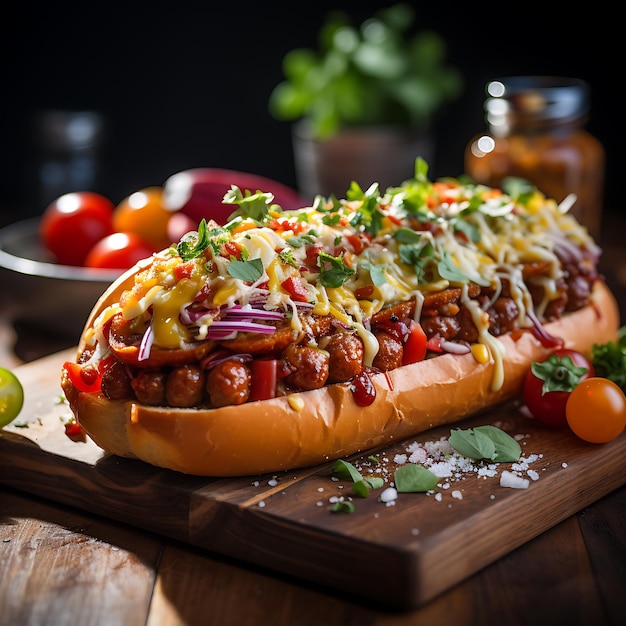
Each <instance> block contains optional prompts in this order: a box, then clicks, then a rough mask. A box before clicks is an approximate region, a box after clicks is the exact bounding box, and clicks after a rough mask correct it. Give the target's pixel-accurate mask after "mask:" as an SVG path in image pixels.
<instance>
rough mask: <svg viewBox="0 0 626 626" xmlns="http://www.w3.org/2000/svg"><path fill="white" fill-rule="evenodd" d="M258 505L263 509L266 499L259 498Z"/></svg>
mask: <svg viewBox="0 0 626 626" xmlns="http://www.w3.org/2000/svg"><path fill="white" fill-rule="evenodd" d="M257 506H258V507H259V508H260V509H262V508H263V507H264V506H265V501H264V500H259V503H258V504H257Z"/></svg>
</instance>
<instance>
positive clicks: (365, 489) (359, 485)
mask: <svg viewBox="0 0 626 626" xmlns="http://www.w3.org/2000/svg"><path fill="white" fill-rule="evenodd" d="M352 493H354V495H355V496H358V497H359V498H367V496H369V495H370V486H369V485H368V483H367V482H366V481H365V480H357V481H356V482H355V483H354V484H353V485H352Z"/></svg>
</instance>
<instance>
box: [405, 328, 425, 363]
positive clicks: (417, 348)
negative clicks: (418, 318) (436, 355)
mask: <svg viewBox="0 0 626 626" xmlns="http://www.w3.org/2000/svg"><path fill="white" fill-rule="evenodd" d="M425 357H426V333H425V332H424V329H423V328H422V327H421V325H420V324H418V323H417V322H415V321H412V322H411V324H410V326H409V334H408V336H407V339H406V341H405V342H404V351H403V353H402V365H408V364H409V363H416V362H417V361H423V360H424V358H425Z"/></svg>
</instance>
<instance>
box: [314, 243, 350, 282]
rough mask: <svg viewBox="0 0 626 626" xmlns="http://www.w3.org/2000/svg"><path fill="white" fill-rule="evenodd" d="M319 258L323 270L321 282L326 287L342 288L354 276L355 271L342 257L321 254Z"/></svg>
mask: <svg viewBox="0 0 626 626" xmlns="http://www.w3.org/2000/svg"><path fill="white" fill-rule="evenodd" d="M317 258H318V263H319V266H320V270H321V271H320V281H321V283H322V285H324V287H341V286H342V285H343V284H344V283H345V282H346V280H348V278H349V277H350V276H352V274H354V270H353V269H352V268H351V267H348V266H347V265H346V264H345V263H344V262H343V259H342V258H341V257H340V256H331V255H330V254H326V252H320V253H319V255H318V257H317Z"/></svg>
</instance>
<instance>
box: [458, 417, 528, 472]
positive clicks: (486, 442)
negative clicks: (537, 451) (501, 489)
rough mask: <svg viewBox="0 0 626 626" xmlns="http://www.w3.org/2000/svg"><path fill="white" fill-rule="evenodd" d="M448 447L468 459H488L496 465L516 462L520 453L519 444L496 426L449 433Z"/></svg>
mask: <svg viewBox="0 0 626 626" xmlns="http://www.w3.org/2000/svg"><path fill="white" fill-rule="evenodd" d="M449 442H450V445H451V446H452V447H453V448H454V449H455V450H456V451H457V452H458V453H459V454H461V455H462V456H466V457H468V458H470V459H475V460H480V459H488V460H490V461H494V462H497V463H502V462H514V461H518V460H519V457H520V455H521V453H522V449H521V448H520V445H519V443H517V441H515V439H513V437H511V436H510V435H508V434H507V433H505V432H504V431H503V430H502V429H500V428H497V427H496V426H490V425H486V426H477V427H476V428H473V429H472V428H468V429H466V430H461V429H459V428H457V429H455V430H452V431H451V432H450V439H449Z"/></svg>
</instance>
